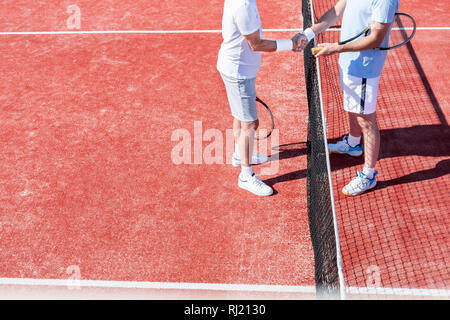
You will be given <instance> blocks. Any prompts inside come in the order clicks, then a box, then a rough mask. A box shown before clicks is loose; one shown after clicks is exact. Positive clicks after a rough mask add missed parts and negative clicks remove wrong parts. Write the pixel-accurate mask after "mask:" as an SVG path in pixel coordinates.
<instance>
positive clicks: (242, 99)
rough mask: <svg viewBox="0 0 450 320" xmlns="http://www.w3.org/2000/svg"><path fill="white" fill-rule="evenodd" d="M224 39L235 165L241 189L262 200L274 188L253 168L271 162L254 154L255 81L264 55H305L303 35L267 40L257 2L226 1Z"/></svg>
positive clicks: (222, 65) (222, 66)
mask: <svg viewBox="0 0 450 320" xmlns="http://www.w3.org/2000/svg"><path fill="white" fill-rule="evenodd" d="M222 37H223V42H222V46H221V48H220V51H219V57H218V61H217V69H218V71H219V72H220V74H221V76H222V79H223V82H224V84H225V88H226V91H227V97H228V102H229V104H230V108H231V113H232V115H233V117H234V122H233V133H234V138H235V152H234V154H233V160H232V164H233V166H236V167H238V166H241V173H240V175H239V182H238V186H239V187H240V188H242V189H246V190H248V191H250V192H252V193H254V194H256V195H258V196H270V195H271V194H272V193H273V190H272V188H271V187H270V186H268V185H266V184H265V183H264V182H262V181H261V180H259V179H258V177H257V176H256V175H255V174H254V173H253V170H252V167H251V165H252V164H260V163H264V162H267V160H268V159H267V156H266V155H261V154H253V141H254V133H255V130H256V129H257V128H258V115H257V111H256V87H255V79H256V74H257V72H258V70H259V67H260V65H261V53H262V52H275V51H284V50H292V51H301V50H298V43H297V39H299V37H300V35H299V34H297V35H296V36H294V38H292V39H290V40H276V41H272V40H265V39H263V36H262V28H261V20H260V16H259V13H258V7H257V5H256V0H225V4H224V11H223V19H222Z"/></svg>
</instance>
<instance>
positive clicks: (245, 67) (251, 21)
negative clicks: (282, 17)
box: [217, 0, 262, 79]
mask: <svg viewBox="0 0 450 320" xmlns="http://www.w3.org/2000/svg"><path fill="white" fill-rule="evenodd" d="M258 29H259V30H260V33H261V35H260V36H261V38H262V27H261V19H260V17H259V13H258V7H257V5H256V0H225V5H224V10H223V18H222V37H223V42H222V46H221V48H220V51H219V58H218V60H217V70H219V71H220V72H221V73H223V74H225V75H227V76H229V77H233V78H237V79H252V78H255V77H256V74H257V73H258V70H259V67H260V66H261V52H255V51H253V50H252V49H251V48H250V45H249V44H248V42H247V40H246V39H245V38H244V37H243V36H244V35H249V34H252V33H254V32H255V31H257V30H258Z"/></svg>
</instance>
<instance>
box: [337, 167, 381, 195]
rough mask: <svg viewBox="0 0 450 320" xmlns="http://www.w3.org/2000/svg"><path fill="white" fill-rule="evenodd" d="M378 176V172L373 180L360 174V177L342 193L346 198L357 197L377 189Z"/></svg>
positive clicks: (354, 179) (351, 182)
mask: <svg viewBox="0 0 450 320" xmlns="http://www.w3.org/2000/svg"><path fill="white" fill-rule="evenodd" d="M377 174H378V171H375V173H374V174H373V178H372V179H369V178H368V177H367V176H366V175H365V174H364V173H362V172H358V175H357V176H356V177H355V178H353V180H352V181H350V183H349V184H348V185H346V186H345V187H344V188H343V189H342V193H343V194H345V195H346V196H357V195H360V194H362V193H364V192H366V191H369V190H370V189H373V188H375V186H376V185H377V179H376V175H377Z"/></svg>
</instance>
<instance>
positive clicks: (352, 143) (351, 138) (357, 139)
mask: <svg viewBox="0 0 450 320" xmlns="http://www.w3.org/2000/svg"><path fill="white" fill-rule="evenodd" d="M360 143H361V136H359V137H354V136H352V135H351V134H348V144H349V145H350V147H352V148H354V147H356V146H357V145H358V144H360Z"/></svg>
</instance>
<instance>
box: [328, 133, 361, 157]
mask: <svg viewBox="0 0 450 320" xmlns="http://www.w3.org/2000/svg"><path fill="white" fill-rule="evenodd" d="M328 150H330V153H339V154H348V155H349V156H352V157H359V156H360V155H362V154H363V145H362V144H361V143H360V144H358V145H357V146H355V147H352V146H350V145H349V144H348V136H345V137H344V139H342V141H339V142H338V143H329V144H328Z"/></svg>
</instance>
